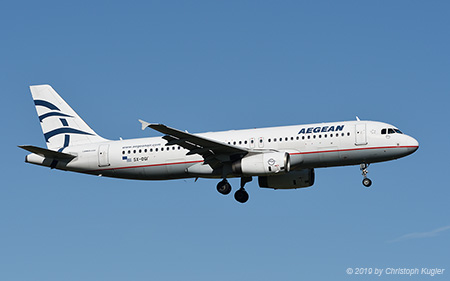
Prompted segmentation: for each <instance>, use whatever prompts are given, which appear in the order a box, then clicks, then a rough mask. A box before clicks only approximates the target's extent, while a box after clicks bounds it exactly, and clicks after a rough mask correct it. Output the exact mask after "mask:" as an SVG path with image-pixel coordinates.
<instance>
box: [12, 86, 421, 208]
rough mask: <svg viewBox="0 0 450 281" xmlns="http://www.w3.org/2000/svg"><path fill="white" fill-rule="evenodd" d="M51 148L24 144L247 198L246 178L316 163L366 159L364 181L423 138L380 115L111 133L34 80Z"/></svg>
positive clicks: (134, 174) (32, 158) (276, 180)
mask: <svg viewBox="0 0 450 281" xmlns="http://www.w3.org/2000/svg"><path fill="white" fill-rule="evenodd" d="M30 91H31V94H32V97H33V100H34V104H35V107H36V111H37V115H38V117H39V121H40V124H41V127H42V131H43V134H44V138H45V141H46V144H47V148H41V147H37V146H32V145H21V146H19V147H20V148H22V149H25V150H27V151H28V152H31V154H28V155H27V156H26V158H25V162H27V163H31V164H36V165H41V166H45V167H50V168H51V169H58V170H64V171H72V172H78V173H84V174H91V175H98V176H105V177H113V178H122V179H134V180H171V179H185V178H195V180H197V179H198V178H213V179H221V181H220V182H219V183H218V184H217V191H218V192H219V193H221V194H223V195H227V194H229V193H230V192H231V190H232V187H231V185H230V183H229V182H228V179H229V178H240V179H241V180H240V188H239V189H238V190H237V191H236V192H235V193H234V198H235V199H236V201H238V202H240V203H245V202H247V200H248V199H249V195H248V193H247V191H246V190H245V188H244V186H245V185H246V183H248V182H250V181H252V179H253V177H258V183H259V186H260V187H261V188H272V189H297V188H305V187H310V186H312V185H313V184H314V180H315V171H314V169H316V168H323V167H336V166H350V165H360V169H361V171H362V175H363V181H362V183H363V185H364V186H365V187H370V186H371V185H372V181H371V180H370V179H369V178H368V177H367V173H368V167H369V165H370V164H372V163H378V162H384V161H390V160H394V159H398V158H401V157H405V156H407V155H410V154H412V153H414V152H415V151H416V150H417V149H418V148H419V143H418V142H417V140H415V139H414V138H413V137H411V136H408V135H406V134H403V133H402V132H401V131H400V130H399V129H398V128H397V127H395V126H393V125H390V124H387V123H382V122H375V121H362V120H360V119H359V118H358V117H356V120H355V121H343V122H330V123H319V124H307V125H294V126H283V127H272V128H259V129H248V130H230V131H222V132H208V133H199V134H191V133H189V132H187V131H182V130H178V129H175V128H171V127H168V126H166V125H163V124H158V123H148V122H146V121H143V120H139V121H140V123H141V127H142V130H145V129H146V128H150V129H153V130H155V131H158V132H159V133H161V134H162V136H161V137H149V138H138V139H127V140H123V139H120V140H108V139H105V138H103V137H101V136H99V135H98V134H97V133H96V132H95V131H94V130H92V129H91V128H90V127H89V126H88V125H87V124H86V123H85V122H84V121H83V119H81V117H80V116H78V114H77V113H76V112H75V111H74V110H73V109H72V108H71V107H70V106H69V105H68V104H67V103H66V102H65V101H64V100H63V99H62V98H61V97H60V96H59V95H58V93H57V92H56V91H55V90H54V89H53V88H52V87H51V86H50V85H35V86H30Z"/></svg>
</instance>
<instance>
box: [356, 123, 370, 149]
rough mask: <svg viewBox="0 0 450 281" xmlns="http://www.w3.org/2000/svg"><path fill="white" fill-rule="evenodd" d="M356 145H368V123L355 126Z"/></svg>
mask: <svg viewBox="0 0 450 281" xmlns="http://www.w3.org/2000/svg"><path fill="white" fill-rule="evenodd" d="M355 138H356V139H355V144H356V145H366V144H367V130H366V123H359V122H358V123H356V126H355Z"/></svg>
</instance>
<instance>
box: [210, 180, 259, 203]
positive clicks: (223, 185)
mask: <svg viewBox="0 0 450 281" xmlns="http://www.w3.org/2000/svg"><path fill="white" fill-rule="evenodd" d="M250 181H252V178H251V177H242V178H241V188H240V189H238V190H237V191H236V192H235V193H234V199H236V201H238V202H239V203H245V202H247V201H248V197H249V196H248V193H247V191H246V190H245V188H244V185H245V184H246V183H247V182H250ZM217 191H219V193H220V194H223V195H228V194H230V192H231V185H230V183H229V182H228V181H227V179H223V180H222V181H221V182H219V183H218V184H217Z"/></svg>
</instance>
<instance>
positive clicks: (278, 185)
mask: <svg viewBox="0 0 450 281" xmlns="http://www.w3.org/2000/svg"><path fill="white" fill-rule="evenodd" d="M314 178H315V174H314V169H303V170H300V171H292V172H289V173H287V174H283V175H274V176H260V177H258V181H259V186H260V187H264V188H273V189H295V188H302V187H309V186H312V185H313V184H314Z"/></svg>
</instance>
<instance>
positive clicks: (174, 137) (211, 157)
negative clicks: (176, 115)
mask: <svg viewBox="0 0 450 281" xmlns="http://www.w3.org/2000/svg"><path fill="white" fill-rule="evenodd" d="M139 122H141V123H142V129H143V130H144V129H145V128H147V127H149V128H151V129H153V130H156V131H158V132H160V133H163V134H165V136H164V137H163V138H164V139H165V140H167V142H168V143H167V145H179V146H181V147H183V148H185V149H187V150H189V152H188V153H187V154H188V155H191V154H199V155H201V156H203V158H204V159H205V163H207V164H210V165H211V167H213V168H214V167H215V166H218V165H220V164H222V163H223V162H228V161H231V160H235V159H238V158H240V157H242V156H243V155H246V154H247V153H249V152H250V151H249V150H247V149H245V148H242V147H237V146H233V145H229V144H227V143H224V142H220V141H216V140H213V139H208V138H205V137H201V136H198V135H194V134H190V133H188V132H183V131H180V130H177V129H174V128H170V127H168V126H166V125H163V124H151V123H148V122H145V121H142V120H139Z"/></svg>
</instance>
